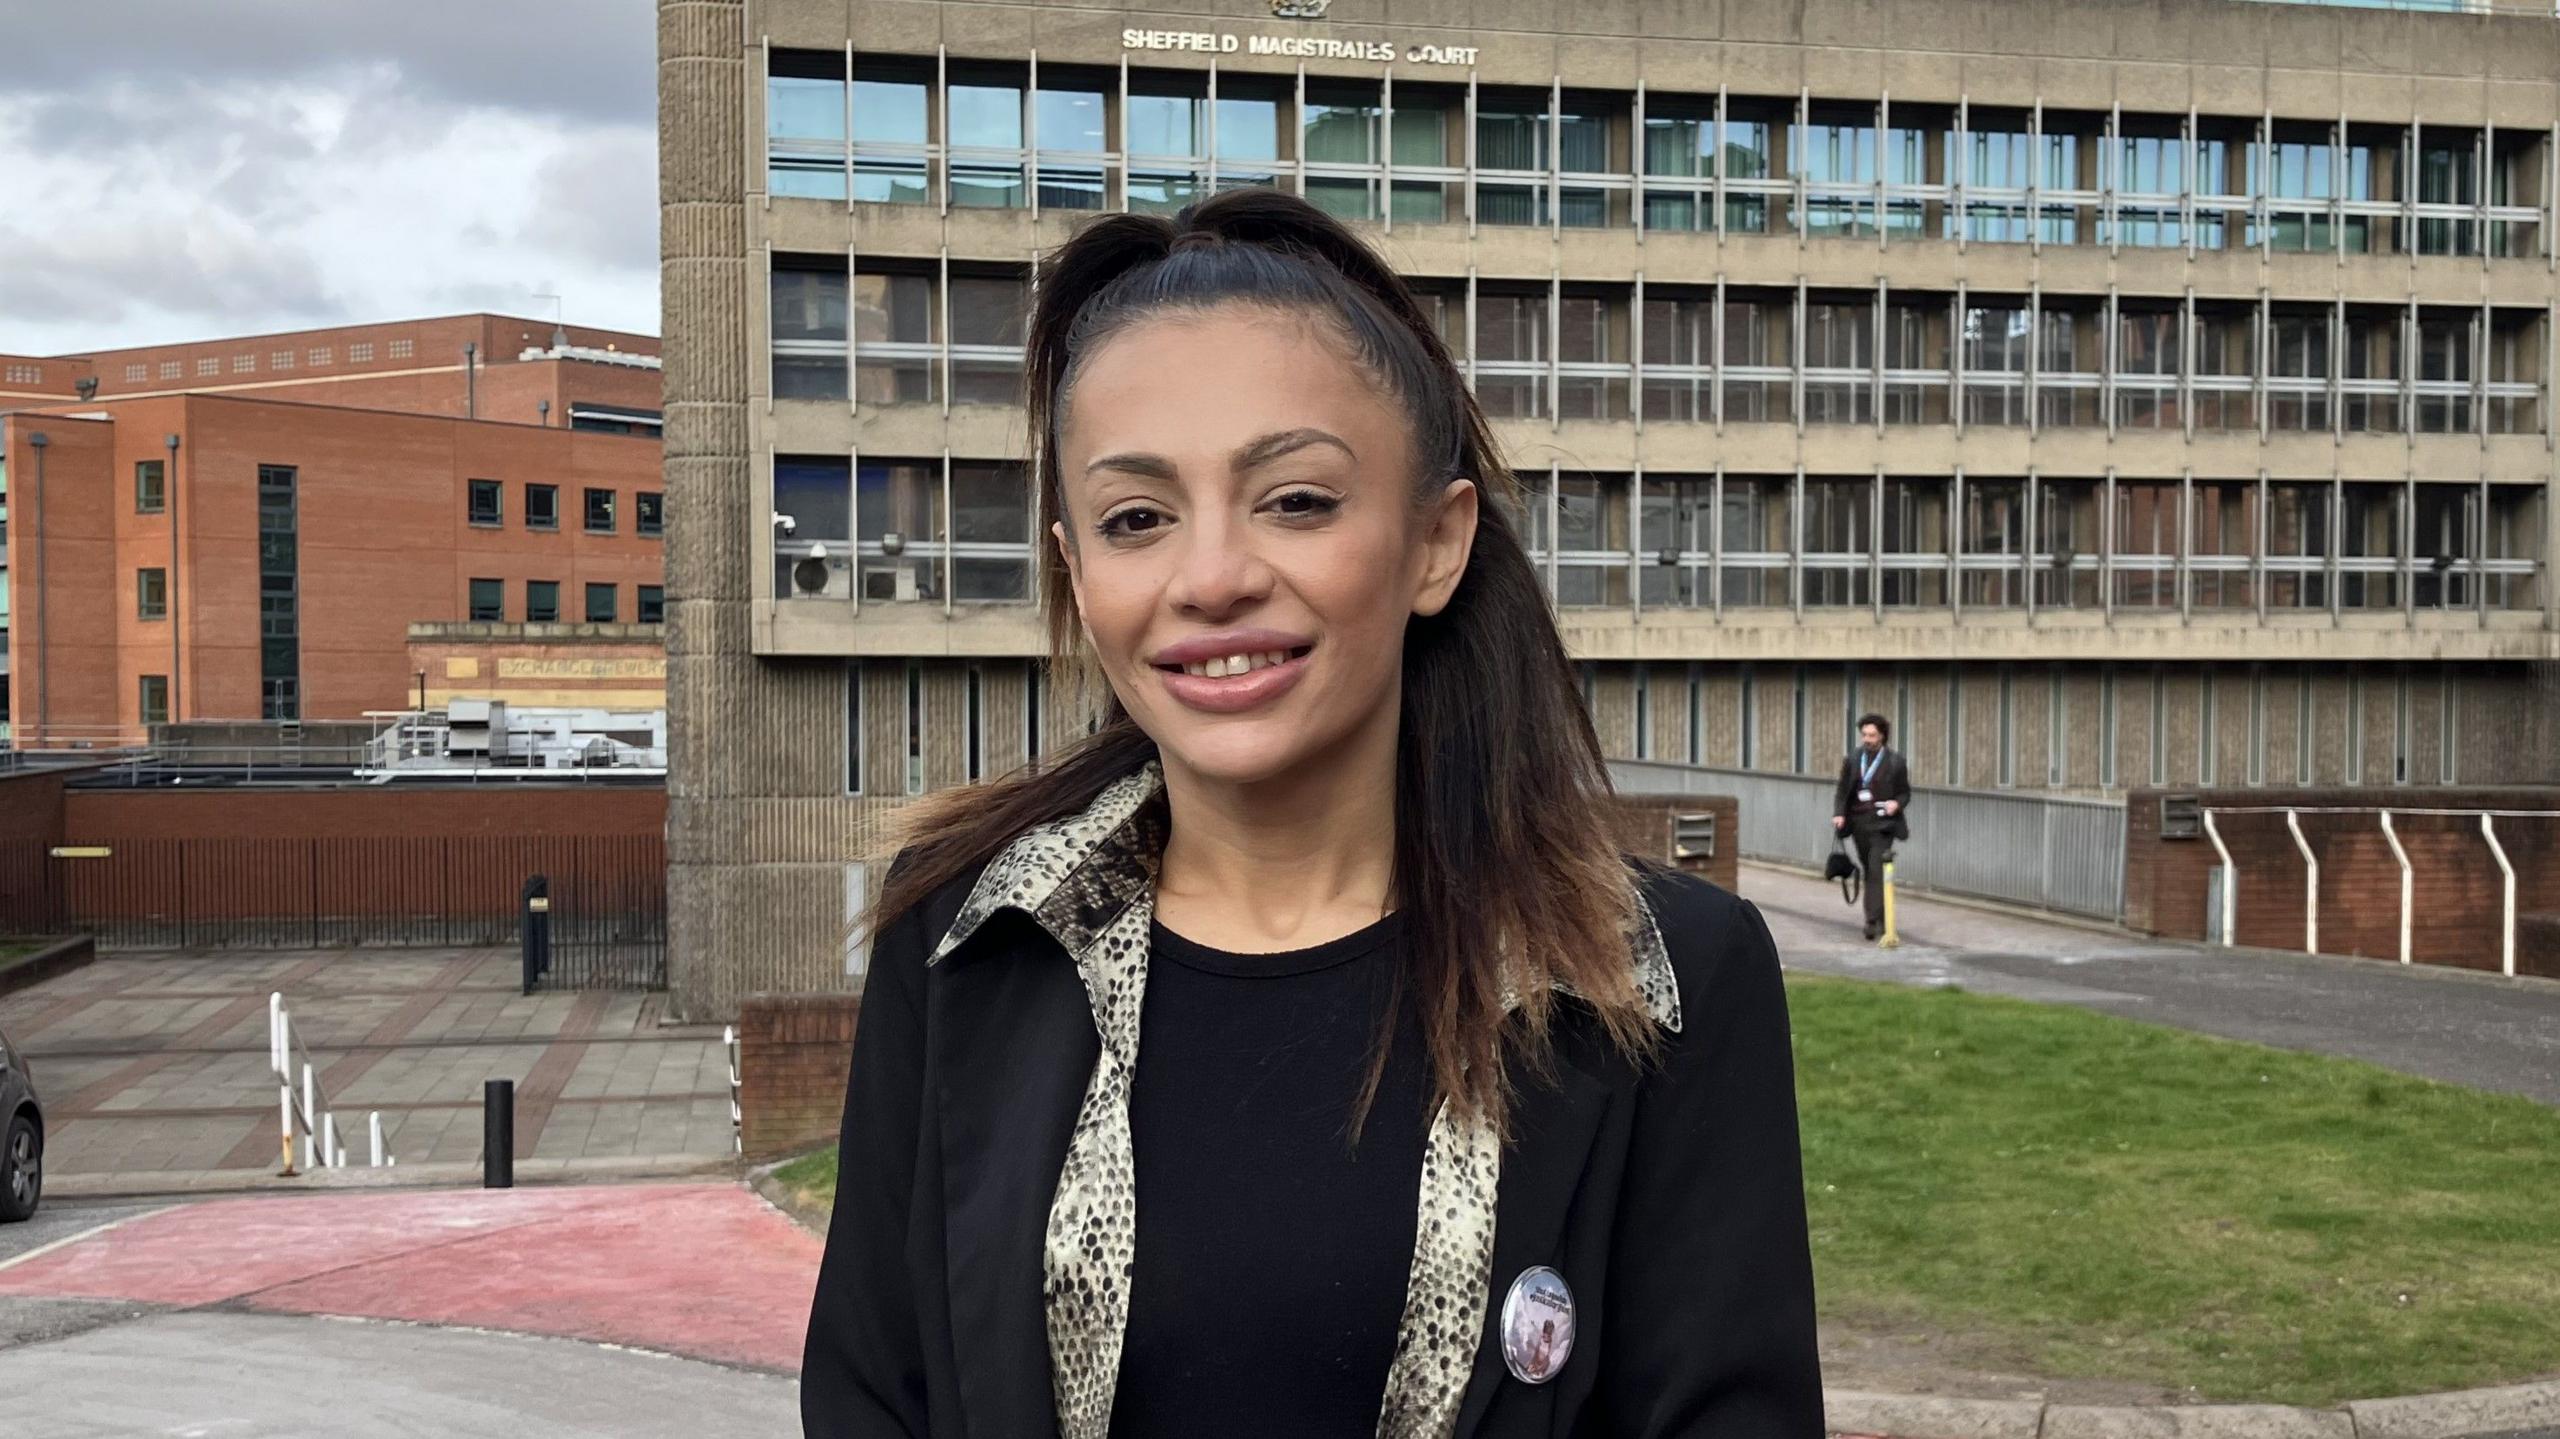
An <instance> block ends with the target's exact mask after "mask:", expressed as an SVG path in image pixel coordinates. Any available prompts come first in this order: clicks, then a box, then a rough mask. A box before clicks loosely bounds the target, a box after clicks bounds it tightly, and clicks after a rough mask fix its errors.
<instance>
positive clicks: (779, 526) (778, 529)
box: [773, 510, 800, 535]
mask: <svg viewBox="0 0 2560 1439" xmlns="http://www.w3.org/2000/svg"><path fill="white" fill-rule="evenodd" d="M773 532H774V533H775V534H778V535H796V534H798V533H800V522H799V521H798V520H795V519H793V518H791V517H790V516H789V515H786V514H784V513H783V512H782V511H780V510H776V511H774V512H773Z"/></svg>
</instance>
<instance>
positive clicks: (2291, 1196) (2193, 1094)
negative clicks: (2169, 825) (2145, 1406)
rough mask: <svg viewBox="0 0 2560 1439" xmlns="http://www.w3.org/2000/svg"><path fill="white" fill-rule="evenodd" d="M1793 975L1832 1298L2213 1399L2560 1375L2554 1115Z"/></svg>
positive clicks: (1807, 1127)
mask: <svg viewBox="0 0 2560 1439" xmlns="http://www.w3.org/2000/svg"><path fill="white" fill-rule="evenodd" d="M1788 992H1789V1000H1790V1003H1791V1005H1792V1007H1793V1014H1794V1019H1795V1032H1796V1069H1797V1084H1798V1103H1799V1105H1800V1106H1801V1108H1802V1111H1803V1116H1804V1123H1803V1127H1804V1156H1805V1188H1806V1202H1807V1208H1808V1211H1809V1213H1810V1215H1811V1217H1812V1223H1813V1243H1814V1262H1815V1269H1816V1280H1817V1283H1818V1286H1819V1289H1820V1296H1821V1303H1822V1308H1823V1311H1824V1313H1825V1315H1826V1317H1842V1318H1849V1319H1851V1320H1853V1321H1854V1320H1855V1319H1858V1318H1874V1317H1878V1316H1882V1317H1886V1318H1889V1319H1893V1320H1898V1321H1905V1322H1911V1323H1915V1324H1919V1325H1926V1326H1930V1327H1933V1328H1946V1329H1955V1330H1970V1331H1973V1332H1976V1333H1979V1334H1982V1335H1985V1336H1988V1337H1993V1338H1996V1339H1998V1340H2000V1341H2002V1342H2003V1343H2004V1344H2006V1345H2009V1346H2012V1347H2014V1349H2015V1351H2016V1352H2018V1353H2020V1354H2023V1355H2025V1356H2026V1357H2027V1359H2028V1361H2029V1363H2030V1364H2031V1366H2032V1367H2033V1368H2034V1369H2035V1371H2036V1372H2039V1373H2043V1374H2048V1375H2053V1376H2057V1377H2078V1378H2091V1379H2124V1380H2140V1381H2145V1382H2152V1383H2158V1384H2161V1385H2164V1386H2167V1387H2173V1388H2178V1389H2185V1388H2188V1387H2190V1386H2192V1387H2193V1389H2194V1390H2195V1391H2196V1392H2197V1394H2198V1396H2199V1397H2202V1398H2206V1399H2222V1400H2240V1399H2250V1400H2264V1401H2271V1402H2277V1403H2295V1404H2319V1403H2328V1402H2335V1401H2339V1400H2344V1399H2351V1398H2366V1397H2372V1396H2377V1395H2387V1394H2405V1393H2418V1392H2424V1391H2428V1390H2437V1389H2456V1388H2465V1387H2470V1386H2475V1385H2484V1384H2495V1383H2499V1382H2502V1381H2511V1380H2520V1379H2525V1378H2532V1377H2539V1376H2543V1375H2548V1374H2551V1373H2554V1372H2560V1113H2555V1112H2554V1111H2552V1110H2549V1109H2546V1108H2544V1107H2542V1106H2540V1105H2537V1104H2535V1103H2533V1102H2531V1101H2529V1100H2524V1099H2517V1098H2511V1097H2507V1096H2503V1095H2490V1094H2481V1093H2477V1092H2474V1091H2471V1090H2465V1089H2460V1088H2456V1087H2453V1086H2449V1085H2441V1084H2433V1083H2429V1082H2427V1081H2425V1080H2419V1079H2410V1078H2406V1077H2403V1076H2401V1075H2397V1074H2393V1073H2390V1072H2388V1071H2385V1070H2380V1069H2376V1068H2373V1067H2371V1066H2368V1065H2363V1064H2357V1063H2352V1062H2348V1061H2345V1060H2336V1059H2327V1058H2321V1057H2317V1056H2309V1055H2298V1054H2289V1053H2284V1052H2281V1051H2276V1050H2270V1049H2263V1048H2260V1047H2258V1046H2255V1045H2247V1044H2236V1043H2231V1042H2227V1041H2223V1040H2217V1039H2210V1038H2205V1037H2202V1036H2198V1035H2192V1034H2187V1033H2183V1032H2180V1031H2176V1030H2169V1029H2162V1028H2157V1027H2154V1026H2150V1025H2144V1024H2137V1023H2133V1022H2131V1021H2128V1020H2121V1019H2115V1018H2111V1017H2109V1016H2105V1015H2098V1014H2090V1013H2086V1012H2083V1011H2080V1010H2073V1009H2063V1008H2058V1007H2051V1006H2045V1005H2033V1004H2026V1003H2021V1002H2018V1001H2014V1000H2004V999H1994V998H1988V997H1985V996H1980V995H1971V994H1962V993H1956V992H1950V991H1927V990H1911V989H1904V988H1898V987H1892V986H1886V985H1871V984H1860V983H1855V982H1847V981H1838V980H1814V979H1803V980H1795V981H1791V982H1790V984H1789V986H1788Z"/></svg>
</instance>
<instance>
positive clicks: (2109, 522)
mask: <svg viewBox="0 0 2560 1439" xmlns="http://www.w3.org/2000/svg"><path fill="white" fill-rule="evenodd" d="M2098 613H2099V615H2100V616H2102V617H2103V618H2104V619H2105V621H2106V623H2107V625H2108V626H2109V627H2110V628H2112V627H2114V625H2115V622H2116V467H2115V466H2113V465H2109V466H2107V474H2106V484H2105V487H2104V490H2103V491H2102V493H2101V495H2100V499H2099V509H2098Z"/></svg>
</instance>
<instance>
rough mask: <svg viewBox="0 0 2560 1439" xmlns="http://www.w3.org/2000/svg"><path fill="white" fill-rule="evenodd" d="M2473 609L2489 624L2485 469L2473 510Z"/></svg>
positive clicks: (2487, 511) (2482, 472)
mask: <svg viewBox="0 0 2560 1439" xmlns="http://www.w3.org/2000/svg"><path fill="white" fill-rule="evenodd" d="M2471 609H2472V612H2473V613H2474V614H2475V615H2477V616H2478V617H2479V621H2480V623H2481V624H2482V625H2486V624H2488V623H2489V474H2488V471H2487V470H2485V469H2484V470H2482V471H2481V473H2480V487H2479V491H2478V497H2477V499H2476V500H2475V501H2474V504H2473V509H2472V520H2471Z"/></svg>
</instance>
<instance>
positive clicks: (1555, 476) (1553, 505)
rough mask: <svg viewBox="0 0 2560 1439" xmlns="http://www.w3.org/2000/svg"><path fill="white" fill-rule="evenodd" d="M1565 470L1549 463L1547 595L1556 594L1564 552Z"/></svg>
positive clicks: (1554, 463)
mask: <svg viewBox="0 0 2560 1439" xmlns="http://www.w3.org/2000/svg"><path fill="white" fill-rule="evenodd" d="M1563 493H1564V468H1563V466H1562V465H1560V464H1558V463H1557V462H1556V461H1554V460H1549V461H1547V593H1548V594H1549V595H1550V596H1552V595H1554V594H1555V593H1556V574H1557V564H1556V556H1557V555H1559V554H1561V553H1562V552H1563V550H1564V532H1563V530H1562V529H1561V528H1560V527H1561V526H1562V524H1563V522H1564V521H1563V516H1564V501H1563V498H1562V496H1563Z"/></svg>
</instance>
